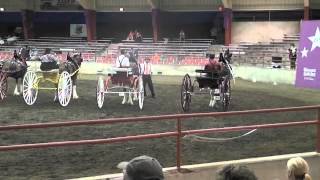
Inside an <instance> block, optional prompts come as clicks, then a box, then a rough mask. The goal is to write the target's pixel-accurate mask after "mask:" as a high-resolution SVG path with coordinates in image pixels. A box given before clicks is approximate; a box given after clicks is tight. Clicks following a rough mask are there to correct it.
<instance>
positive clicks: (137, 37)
mask: <svg viewBox="0 0 320 180" xmlns="http://www.w3.org/2000/svg"><path fill="white" fill-rule="evenodd" d="M135 35H136V39H135V42H137V43H141V42H142V34H141V33H140V32H139V31H137V30H136V33H135Z"/></svg>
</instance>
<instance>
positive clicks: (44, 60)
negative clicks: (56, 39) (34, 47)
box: [40, 48, 59, 71]
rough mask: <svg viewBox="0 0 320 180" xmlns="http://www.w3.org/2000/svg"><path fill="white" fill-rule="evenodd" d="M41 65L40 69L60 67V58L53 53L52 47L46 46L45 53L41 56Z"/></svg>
mask: <svg viewBox="0 0 320 180" xmlns="http://www.w3.org/2000/svg"><path fill="white" fill-rule="evenodd" d="M40 60H41V65H40V69H41V70H42V71H50V70H52V69H59V64H58V59H57V58H56V57H55V56H54V55H53V54H51V49H50V48H46V49H45V51H44V55H42V56H41V57H40Z"/></svg>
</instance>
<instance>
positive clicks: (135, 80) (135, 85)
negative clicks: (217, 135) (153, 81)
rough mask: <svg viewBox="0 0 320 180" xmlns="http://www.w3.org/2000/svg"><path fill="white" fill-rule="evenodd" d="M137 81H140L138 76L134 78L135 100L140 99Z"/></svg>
mask: <svg viewBox="0 0 320 180" xmlns="http://www.w3.org/2000/svg"><path fill="white" fill-rule="evenodd" d="M137 83H138V77H136V78H134V80H133V89H134V92H133V100H134V101H136V100H138V86H137Z"/></svg>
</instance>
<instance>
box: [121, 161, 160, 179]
mask: <svg viewBox="0 0 320 180" xmlns="http://www.w3.org/2000/svg"><path fill="white" fill-rule="evenodd" d="M117 167H118V168H120V169H122V170H123V180H163V179H164V175H163V171H162V166H161V165H160V163H159V162H158V160H157V159H155V158H152V157H149V156H139V157H136V158H133V159H132V160H131V161H129V162H121V163H119V164H118V166H117Z"/></svg>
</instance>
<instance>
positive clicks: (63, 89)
mask: <svg viewBox="0 0 320 180" xmlns="http://www.w3.org/2000/svg"><path fill="white" fill-rule="evenodd" d="M57 91H58V99H59V103H60V105H61V106H63V107H66V106H68V104H69V102H70V100H71V95H72V80H71V76H70V74H69V73H68V72H67V71H63V72H62V73H61V74H60V77H59V81H58V90H57Z"/></svg>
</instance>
